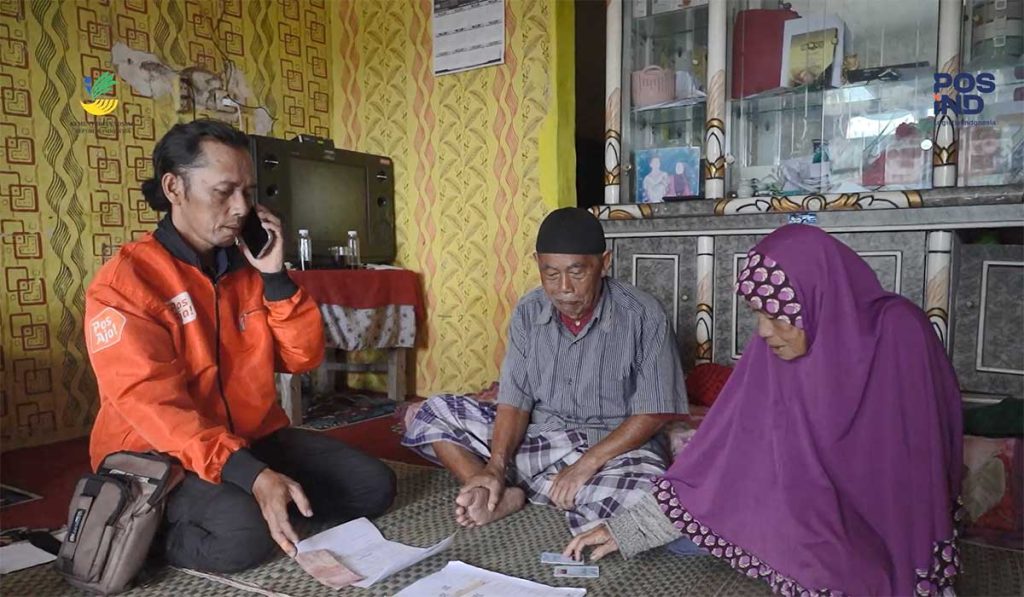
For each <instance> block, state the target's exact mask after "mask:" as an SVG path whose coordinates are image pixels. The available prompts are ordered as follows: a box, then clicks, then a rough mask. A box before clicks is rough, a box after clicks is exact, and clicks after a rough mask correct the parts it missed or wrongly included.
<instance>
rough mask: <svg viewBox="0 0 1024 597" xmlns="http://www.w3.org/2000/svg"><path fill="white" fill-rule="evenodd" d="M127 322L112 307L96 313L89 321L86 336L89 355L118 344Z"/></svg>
mask: <svg viewBox="0 0 1024 597" xmlns="http://www.w3.org/2000/svg"><path fill="white" fill-rule="evenodd" d="M127 321H128V320H127V319H126V318H125V316H124V315H122V314H121V312H120V311H118V310H117V309H114V308H113V307H107V308H106V309H104V310H102V311H100V312H99V313H97V314H96V316H95V317H93V318H92V319H90V320H89V333H88V334H86V342H87V344H88V345H89V353H90V354H95V353H97V352H99V351H101V350H105V349H107V348H110V347H111V346H113V345H115V344H117V343H118V342H120V341H121V336H122V335H124V324H125V322H127Z"/></svg>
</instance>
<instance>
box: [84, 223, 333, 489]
mask: <svg viewBox="0 0 1024 597" xmlns="http://www.w3.org/2000/svg"><path fill="white" fill-rule="evenodd" d="M85 336H86V343H87V345H88V349H89V358H90V360H91V361H92V367H93V370H94V371H95V373H96V379H97V381H98V383H99V392H100V409H99V413H98V414H97V416H96V422H95V424H94V425H93V429H92V435H91V438H90V446H89V451H90V455H91V458H92V465H93V468H94V469H95V468H96V466H97V465H98V464H99V463H100V461H102V460H103V458H104V457H105V456H107V455H108V454H110V453H113V452H117V451H118V450H132V451H147V450H156V451H158V452H163V453H166V454H168V455H170V456H172V457H174V458H177V459H178V460H179V461H181V463H182V465H184V467H185V468H186V469H188V470H190V471H193V472H195V473H196V474H197V475H199V477H200V478H202V479H203V480H205V481H208V482H211V483H220V482H221V481H222V479H223V480H225V481H230V482H233V483H235V484H237V485H239V486H240V487H242V488H243V489H245V490H246V491H251V487H252V482H253V481H254V480H255V478H256V476H257V475H258V474H259V472H260V471H262V470H263V468H265V465H264V464H263V463H261V462H260V461H258V460H257V459H256V458H255V457H254V456H252V455H251V454H250V453H249V452H248V450H246V449H245V448H246V446H248V444H249V442H251V441H254V440H257V439H259V438H262V437H264V436H266V435H269V434H271V433H273V432H274V431H277V430H278V429H281V428H282V427H286V426H287V425H288V417H287V415H285V413H284V410H283V409H282V408H281V406H280V405H279V404H278V401H277V394H276V389H275V386H274V372H275V371H278V372H287V373H301V372H304V371H308V370H310V369H312V368H314V367H316V366H317V365H319V364H320V361H321V360H322V359H323V353H324V334H323V325H322V322H321V319H320V312H319V310H318V308H317V305H316V303H315V302H314V301H313V299H312V298H310V296H309V295H308V294H306V292H305V291H303V290H302V289H301V288H299V287H297V286H296V285H295V284H294V282H292V281H291V279H290V278H289V277H288V274H287V273H285V272H281V273H278V274H260V272H259V271H257V270H256V269H255V268H253V267H252V266H251V265H250V264H249V263H248V262H247V261H246V259H245V257H244V256H243V255H242V254H241V252H240V251H239V250H238V249H237V248H236V247H228V248H224V249H217V250H215V253H214V267H213V268H212V270H211V269H207V270H205V271H204V269H203V267H202V266H201V264H200V260H199V257H198V255H197V254H196V253H195V251H193V250H192V249H191V247H190V246H189V245H188V244H187V243H186V242H185V241H184V239H182V237H181V236H180V235H179V234H178V232H177V230H175V228H174V226H173V224H172V223H171V220H170V216H169V215H168V216H167V217H165V218H164V219H163V220H162V221H161V222H160V224H159V226H158V227H157V229H156V231H154V232H153V233H150V234H147V235H146V236H144V237H143V238H142V239H140V240H138V241H136V242H133V243H130V244H127V245H125V246H124V247H123V248H122V249H121V250H120V252H119V253H118V254H117V256H115V257H114V258H113V259H111V260H110V261H109V262H108V263H106V264H105V265H104V266H103V267H102V268H100V271H99V272H98V273H97V275H96V278H95V279H94V280H93V282H92V284H91V285H90V286H89V290H88V291H87V292H86V308H85Z"/></svg>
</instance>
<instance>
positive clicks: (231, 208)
mask: <svg viewBox="0 0 1024 597" xmlns="http://www.w3.org/2000/svg"><path fill="white" fill-rule="evenodd" d="M153 167H154V178H152V179H149V180H147V181H146V182H145V183H143V185H142V190H143V194H144V195H145V197H146V201H147V202H148V203H149V205H150V206H151V207H153V208H154V209H156V210H158V211H167V212H169V213H168V214H167V215H166V216H165V217H164V218H163V220H162V221H161V222H160V224H159V225H158V226H157V229H156V230H155V231H154V232H153V233H151V234H147V235H145V236H143V237H142V238H141V239H139V240H138V241H136V242H132V243H129V244H127V245H125V246H124V247H122V248H121V250H120V252H119V253H118V254H117V256H115V257H114V258H113V259H111V260H110V262H108V263H107V264H105V265H104V266H103V267H102V268H101V269H100V271H99V272H98V273H97V275H96V278H95V279H94V280H93V282H92V284H91V285H90V286H89V290H88V292H87V293H86V317H85V335H86V339H87V343H88V347H89V357H90V359H91V361H92V366H93V370H94V371H95V372H96V378H97V381H98V382H99V391H100V410H99V414H98V415H97V417H96V422H95V424H94V426H93V430H92V435H91V438H90V452H91V456H92V464H93V467H94V468H95V467H96V466H97V465H98V464H99V463H100V461H102V460H103V458H104V457H105V456H107V455H108V454H110V453H112V452H116V451H119V450H131V451H148V450H154V451H158V452H163V453H165V454H168V455H170V456H172V457H174V458H176V459H177V460H179V461H180V462H181V464H182V465H183V466H184V468H185V469H186V470H187V471H188V473H187V475H186V478H185V481H184V482H183V483H182V484H181V485H180V486H179V487H178V488H177V489H176V490H175V491H174V492H173V493H172V494H171V495H170V497H169V499H168V503H167V511H166V512H167V513H166V518H167V520H166V521H165V524H164V526H163V528H162V531H161V533H160V535H159V539H158V542H159V543H158V545H157V549H158V550H161V549H162V551H163V553H164V556H165V558H166V559H167V561H168V562H169V563H171V564H173V565H176V566H182V567H187V568H196V569H202V570H208V571H215V572H232V571H238V570H244V569H246V568H251V567H253V566H255V565H257V564H259V563H261V562H262V561H264V560H265V559H267V558H268V557H269V556H270V555H271V554H272V553H273V552H274V551H275V544H276V545H277V546H280V548H281V549H282V550H284V551H285V552H286V553H288V554H289V555H294V553H295V543H296V542H297V541H298V536H297V535H296V533H295V530H294V529H293V528H292V525H291V523H290V521H289V512H288V510H289V504H290V503H291V504H294V507H295V508H296V509H297V510H298V512H300V513H301V514H303V515H304V516H306V517H310V516H313V514H314V512H315V513H316V516H317V518H319V519H321V520H325V521H341V520H345V519H350V518H356V517H360V516H371V517H372V516H376V515H378V514H381V513H383V512H384V510H386V509H387V508H388V507H389V506H390V505H391V502H392V501H393V499H394V495H395V477H394V473H393V472H392V471H391V469H389V468H388V467H387V466H385V465H384V464H383V463H382V462H380V461H379V460H377V459H374V458H372V457H370V456H367V455H365V454H363V453H361V452H359V451H357V450H355V449H353V448H351V447H348V446H346V445H345V444H343V443H341V442H339V441H336V440H334V439H331V438H329V437H327V436H324V435H321V434H318V433H314V432H309V431H303V430H299V429H293V428H288V418H287V416H286V415H285V413H284V411H283V410H282V408H281V406H280V405H279V404H278V402H277V396H276V390H275V386H274V372H275V371H281V372H289V373H300V372H303V371H308V370H310V369H312V368H314V367H316V366H317V365H318V364H319V363H320V361H321V360H322V359H323V352H324V336H323V325H322V322H321V319H320V313H319V310H318V309H317V305H316V303H315V302H314V301H313V300H312V299H311V298H310V296H309V295H308V294H306V293H305V292H304V291H303V290H302V289H301V288H299V287H297V286H296V285H295V283H294V282H292V280H291V278H289V276H288V274H287V272H286V271H285V270H284V251H283V245H284V237H283V234H282V226H281V222H280V221H279V220H278V219H277V218H276V217H275V216H274V215H273V214H272V213H271V212H270V211H269V210H267V209H266V208H265V207H263V206H259V205H257V206H256V207H255V209H256V210H257V213H258V214H259V218H260V220H261V222H262V224H263V227H264V229H266V230H267V232H268V233H269V235H270V241H269V242H268V243H267V246H266V247H265V248H264V249H263V250H262V251H261V252H260V254H259V255H253V254H252V253H251V252H250V251H249V250H248V248H247V247H245V246H244V243H241V242H240V240H236V239H239V236H240V234H241V230H242V223H243V221H244V220H245V217H246V216H247V215H248V213H249V211H250V209H252V201H251V194H252V191H253V188H254V179H253V173H252V161H251V158H250V156H249V151H248V138H247V137H246V135H245V134H244V133H242V132H240V131H238V130H236V129H234V128H232V127H231V126H229V125H226V124H224V123H221V122H217V121H212V120H197V121H194V122H191V123H188V124H178V125H175V126H174V127H172V128H171V130H170V131H168V133H167V134H166V135H164V137H163V138H162V139H161V140H160V142H159V143H157V145H156V148H155V150H154V152H153Z"/></svg>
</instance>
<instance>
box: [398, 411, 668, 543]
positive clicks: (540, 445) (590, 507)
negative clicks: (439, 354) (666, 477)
mask: <svg viewBox="0 0 1024 597" xmlns="http://www.w3.org/2000/svg"><path fill="white" fill-rule="evenodd" d="M496 414H497V405H496V404H494V403H486V402H477V401H476V400H474V399H472V398H470V397H468V396H458V395H452V394H442V395H439V396H434V397H433V398H431V399H429V400H427V401H426V402H425V403H424V404H423V406H422V407H421V408H420V409H419V412H417V413H416V417H415V418H414V419H413V421H412V423H411V424H410V425H409V428H408V430H407V431H406V433H405V436H404V437H403V438H402V445H403V446H406V447H407V448H411V449H413V450H415V451H416V452H418V453H420V454H422V455H423V456H424V457H425V458H427V459H429V460H431V461H432V462H436V463H438V464H440V462H439V461H438V459H437V456H436V455H435V454H434V449H433V447H432V446H431V444H432V443H434V442H439V441H442V442H451V443H454V444H456V445H459V446H461V447H463V448H465V449H466V450H468V451H469V452H471V453H473V454H474V455H476V456H477V457H479V458H481V459H483V460H485V461H486V460H487V459H488V458H490V455H491V450H490V446H491V438H492V434H493V432H494V418H495V416H496ZM588 448H589V446H588V444H587V439H586V436H585V435H584V434H583V432H581V431H577V430H569V431H545V432H542V433H540V434H536V435H530V434H527V435H526V437H524V438H523V442H522V444H520V446H519V451H518V452H517V453H516V457H515V460H514V461H513V462H511V463H509V467H508V474H509V479H508V482H509V483H511V484H514V485H517V486H519V487H521V488H522V489H523V490H524V491H525V492H526V496H527V499H529V500H530V502H531V503H534V504H541V505H545V506H554V503H553V502H552V501H551V499H550V498H549V497H548V496H549V495H550V492H551V486H552V484H553V483H554V479H555V475H557V474H558V473H559V472H560V471H561V470H562V469H564V468H566V467H568V466H570V465H571V464H573V463H575V462H576V461H577V460H579V459H580V457H582V456H583V453H584V452H586V451H587V449H588ZM664 471H665V461H664V459H663V458H662V457H661V456H659V455H658V454H656V453H655V452H653V451H651V450H648V449H637V450H632V451H629V452H626V453H625V454H622V455H620V456H617V457H616V458H613V459H612V460H609V461H608V462H607V463H606V464H605V465H604V467H603V468H602V469H601V470H600V471H598V472H597V474H596V475H594V476H593V477H592V478H591V479H590V480H589V481H587V483H586V484H585V485H584V486H583V487H581V488H580V490H579V492H578V493H577V494H576V505H575V507H574V508H573V509H572V510H568V511H566V513H565V516H566V519H567V520H568V522H569V529H570V530H571V531H572V533H573V534H574V535H576V534H579V533H581V532H583V531H586V530H587V529H589V528H591V527H593V526H596V525H597V524H598V523H600V521H601V520H602V519H605V518H610V517H611V516H612V515H614V514H615V513H616V512H617V511H619V510H620V509H623V508H629V507H630V506H632V505H633V504H635V503H636V502H637V501H638V500H640V499H641V498H642V497H643V496H644V495H645V494H649V493H650V492H651V490H652V488H653V487H654V485H653V480H652V479H653V477H654V476H656V475H660V474H662V473H664Z"/></svg>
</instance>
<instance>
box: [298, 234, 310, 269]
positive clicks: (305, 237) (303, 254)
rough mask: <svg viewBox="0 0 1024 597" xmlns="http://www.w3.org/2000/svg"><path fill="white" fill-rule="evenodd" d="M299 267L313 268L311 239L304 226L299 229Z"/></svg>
mask: <svg viewBox="0 0 1024 597" xmlns="http://www.w3.org/2000/svg"><path fill="white" fill-rule="evenodd" d="M299 269H301V270H303V271H305V270H307V269H313V241H312V240H310V238H309V230H306V229H305V228H303V229H301V230H299Z"/></svg>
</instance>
